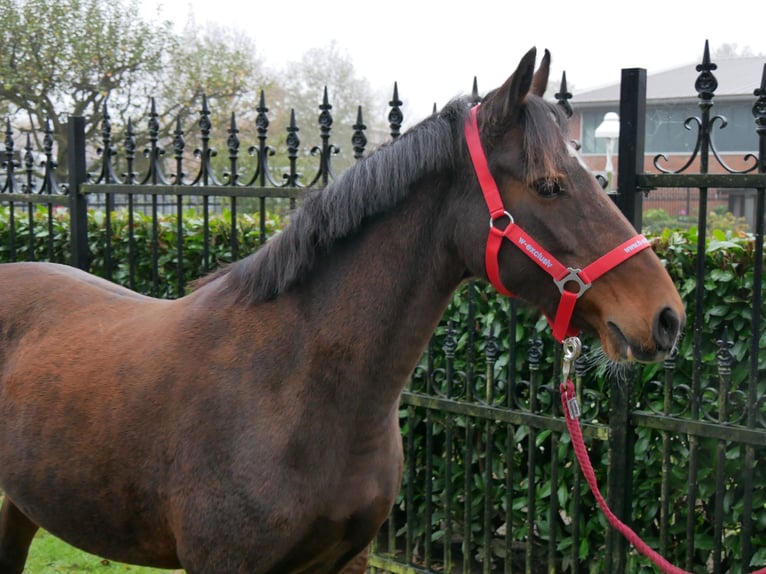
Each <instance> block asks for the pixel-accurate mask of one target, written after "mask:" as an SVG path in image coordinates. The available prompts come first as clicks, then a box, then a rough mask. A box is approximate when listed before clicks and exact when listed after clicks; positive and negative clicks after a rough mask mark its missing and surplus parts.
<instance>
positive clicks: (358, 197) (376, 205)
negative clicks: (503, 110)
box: [194, 98, 469, 304]
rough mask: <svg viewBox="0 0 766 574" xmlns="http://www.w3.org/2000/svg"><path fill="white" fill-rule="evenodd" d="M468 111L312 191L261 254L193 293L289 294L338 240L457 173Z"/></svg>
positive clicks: (420, 128) (439, 120)
mask: <svg viewBox="0 0 766 574" xmlns="http://www.w3.org/2000/svg"><path fill="white" fill-rule="evenodd" d="M468 108H469V102H468V100H467V99H466V98H460V99H455V100H453V101H451V102H450V103H449V104H447V105H446V106H445V107H444V108H443V109H442V110H441V111H440V112H439V113H438V114H433V115H431V116H429V117H428V118H426V119H424V120H423V121H422V122H420V123H419V124H417V125H415V126H413V127H412V128H411V129H409V130H408V131H407V132H405V133H404V134H402V136H401V137H399V138H398V139H397V140H395V141H393V142H390V143H387V144H384V145H383V146H381V147H380V148H379V149H377V150H376V151H375V152H374V153H372V154H370V155H369V156H367V157H366V158H364V159H362V160H360V161H357V162H356V163H355V164H354V165H352V166H351V167H349V168H348V169H346V170H345V171H344V172H343V173H341V175H340V176H338V178H337V179H335V180H333V181H332V182H330V183H329V184H328V185H327V186H325V187H324V188H320V189H315V190H312V191H310V192H308V193H307V194H306V195H305V196H304V197H303V198H302V199H301V200H300V203H299V206H298V208H297V209H296V210H295V211H294V212H293V214H292V215H291V217H290V223H289V225H287V226H286V227H285V229H283V230H282V231H281V232H279V233H278V234H277V235H275V236H274V237H272V238H271V239H270V240H269V241H267V242H266V243H265V244H264V245H263V247H261V248H260V249H258V251H256V252H255V253H253V254H251V255H249V256H247V257H245V258H244V259H242V260H240V261H237V262H234V263H231V264H229V265H227V266H225V267H223V268H221V269H219V270H218V271H216V272H213V273H212V274H211V275H208V276H206V277H203V278H202V279H201V280H200V281H198V282H197V283H196V284H195V285H194V288H198V287H200V286H202V285H205V284H208V283H210V282H211V281H213V280H215V279H217V278H219V277H224V278H225V281H224V283H222V284H221V288H222V289H224V290H227V291H230V292H233V293H234V294H235V297H236V298H237V299H238V300H242V301H248V302H250V303H253V304H254V303H259V302H262V301H266V300H269V299H272V298H274V297H276V296H278V295H279V294H281V293H283V292H285V291H286V290H287V289H289V288H290V287H291V286H292V285H294V284H295V283H297V282H298V281H300V280H301V278H303V277H305V275H306V274H307V273H308V272H310V271H311V269H312V268H313V266H314V262H315V261H316V259H317V257H318V256H319V255H321V254H323V253H326V252H327V251H328V250H329V249H330V248H331V247H332V245H333V244H334V243H335V242H336V241H338V240H340V239H343V238H345V237H348V236H350V235H352V234H353V233H354V232H356V231H357V230H358V229H359V228H360V226H361V225H362V223H363V222H364V221H365V220H366V219H369V218H370V217H373V216H376V215H379V214H383V213H386V212H388V211H390V210H391V209H393V208H394V207H395V206H396V205H398V204H399V203H400V202H401V201H402V200H403V199H404V198H406V197H407V195H408V193H409V191H410V189H411V188H412V186H413V185H414V184H416V183H417V182H418V181H419V180H422V179H423V178H424V177H427V176H428V175H429V174H433V173H435V172H439V171H444V170H446V169H450V168H451V167H452V165H453V162H454V161H455V157H456V155H457V154H458V152H457V151H456V149H455V145H454V144H455V142H456V141H459V140H458V138H457V137H456V136H457V135H459V134H462V118H463V117H464V116H465V113H466V111H467V110H468Z"/></svg>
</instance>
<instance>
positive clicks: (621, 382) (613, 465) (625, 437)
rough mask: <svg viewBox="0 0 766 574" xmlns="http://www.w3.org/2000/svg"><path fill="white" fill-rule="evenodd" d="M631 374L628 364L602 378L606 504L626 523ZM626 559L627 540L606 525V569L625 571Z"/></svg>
mask: <svg viewBox="0 0 766 574" xmlns="http://www.w3.org/2000/svg"><path fill="white" fill-rule="evenodd" d="M635 373H636V370H635V367H631V368H628V369H626V370H625V371H624V372H623V373H622V374H621V375H619V376H608V377H607V381H606V382H607V385H608V386H609V391H610V398H609V467H608V469H607V479H606V484H607V495H606V503H607V504H608V505H609V508H611V509H612V511H613V512H614V513H615V515H617V517H618V518H619V519H620V520H622V521H623V522H624V523H625V524H628V525H630V522H631V516H632V512H633V480H632V477H633V453H634V450H635V432H634V430H633V427H631V426H630V405H631V395H632V393H633V383H634V380H635ZM627 558H628V541H627V540H626V539H625V537H624V536H623V535H622V534H621V533H619V532H618V531H617V530H615V529H614V528H612V527H611V526H610V527H609V531H608V533H607V537H606V569H605V570H606V572H612V573H614V574H619V573H623V572H627V571H628V570H627V567H628V564H627Z"/></svg>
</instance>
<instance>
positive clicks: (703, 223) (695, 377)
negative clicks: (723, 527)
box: [685, 43, 717, 570]
mask: <svg viewBox="0 0 766 574" xmlns="http://www.w3.org/2000/svg"><path fill="white" fill-rule="evenodd" d="M715 69H716V65H715V64H713V63H711V62H710V54H709V52H708V46H707V43H706V44H705V54H704V56H703V61H702V63H701V64H700V65H698V66H697V71H698V72H701V73H700V76H699V77H698V78H697V81H696V83H695V88H696V89H697V92H698V94H699V95H698V97H699V99H700V102H699V107H700V109H701V111H702V114H701V118H700V121H699V135H698V141H699V146H700V148H699V149H700V173H702V174H706V173H708V164H709V154H710V127H711V124H710V109H711V108H712V107H713V90H714V89H715V87H716V85H717V82H715V79H714V78H713V76H712V73H711V72H712V70H715ZM711 79H712V81H711ZM707 200H708V188H707V187H701V188H700V189H699V204H698V205H699V213H698V224H697V254H696V261H695V268H696V275H697V283H696V287H695V301H694V330H693V335H692V349H693V350H692V397H691V405H690V407H691V408H690V414H691V418H692V420H697V418H698V417H699V403H700V395H701V385H702V364H703V361H702V335H703V328H704V309H705V306H704V302H705V256H706V249H705V247H706V241H705V238H706V234H707V211H708V208H707ZM698 449H699V439H698V438H697V436H695V435H691V436H689V479H688V480H689V494H688V498H687V500H688V502H687V506H686V509H687V518H686V564H685V567H686V569H687V570H691V569H692V566H693V562H694V549H695V526H696V514H695V505H696V501H697V472H698V471H697V458H698Z"/></svg>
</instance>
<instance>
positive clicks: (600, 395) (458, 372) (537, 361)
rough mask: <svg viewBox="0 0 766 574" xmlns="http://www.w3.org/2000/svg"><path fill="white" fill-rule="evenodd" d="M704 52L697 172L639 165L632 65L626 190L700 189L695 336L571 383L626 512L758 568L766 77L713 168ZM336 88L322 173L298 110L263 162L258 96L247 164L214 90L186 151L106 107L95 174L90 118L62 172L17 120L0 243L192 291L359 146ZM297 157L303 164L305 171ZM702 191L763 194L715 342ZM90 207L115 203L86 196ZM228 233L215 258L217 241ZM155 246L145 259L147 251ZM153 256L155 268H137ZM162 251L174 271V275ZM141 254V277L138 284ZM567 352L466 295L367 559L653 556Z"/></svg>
mask: <svg viewBox="0 0 766 574" xmlns="http://www.w3.org/2000/svg"><path fill="white" fill-rule="evenodd" d="M713 70H714V65H713V64H711V63H710V62H709V61H703V63H702V64H701V69H700V71H701V75H700V80H699V81H698V85H700V86H702V87H701V89H700V109H701V116H700V118H699V120H698V124H699V134H700V135H699V137H700V140H699V147H698V151H697V152H695V153H698V154H699V155H700V157H701V158H705V159H704V160H703V162H702V164H701V165H702V166H703V169H702V173H699V174H669V173H659V174H644V173H641V172H640V166H643V156H644V152H643V115H642V114H643V110H644V108H645V104H644V102H645V72H644V71H643V70H626V71H624V72H623V79H622V103H621V114H620V115H621V118H622V129H621V139H620V154H619V158H620V164H619V178H620V179H619V190H620V193H619V195H618V197H617V198H616V201H617V202H618V204H619V205H620V206H621V208H622V209H623V211H624V212H625V213H626V215H627V216H628V217H629V218H630V219H631V220H632V221H634V223H635V225H636V226H637V227H638V228H640V227H641V214H642V212H643V208H642V200H643V197H644V194H645V192H646V191H647V190H651V189H661V188H682V189H687V188H689V189H691V188H693V189H695V194H696V195H697V197H698V207H697V208H696V210H694V213H696V214H698V215H697V217H698V227H699V229H700V230H701V232H700V233H699V234H698V243H697V245H696V249H697V259H696V264H695V270H694V275H695V276H696V277H695V279H694V286H693V288H692V289H691V291H690V292H689V293H688V299H687V301H690V302H691V305H690V313H689V315H690V319H691V323H690V325H689V327H688V329H687V332H686V334H685V342H686V343H687V345H686V346H687V347H688V348H689V349H690V351H689V354H688V355H679V356H674V357H673V358H671V359H669V360H668V361H666V362H665V363H664V364H663V365H660V366H652V367H645V368H632V369H621V370H619V371H615V370H612V371H609V370H607V372H605V373H598V372H595V371H594V370H593V369H592V367H591V365H590V363H588V362H587V361H585V360H581V361H579V362H578V363H577V365H576V367H577V369H576V379H577V381H578V387H579V388H580V389H581V390H580V394H581V396H582V400H581V403H582V404H583V411H584V416H583V426H584V433H585V436H586V439H587V440H588V443H589V444H588V447H589V449H590V451H591V457H592V459H593V460H594V465H595V466H596V469H597V474H598V477H599V480H600V481H601V483H602V486H603V488H605V490H606V491H607V499H608V502H609V504H610V505H611V507H612V508H613V509H614V510H615V512H616V513H617V515H618V516H620V517H621V518H623V519H624V520H625V521H626V522H628V523H632V524H634V525H635V526H636V527H637V529H639V530H640V533H645V534H646V535H647V537H648V542H649V543H650V544H651V545H652V546H654V547H655V548H657V549H659V550H660V551H661V552H663V553H664V554H667V555H668V556H669V557H670V558H671V559H673V560H675V561H676V562H679V563H680V565H681V566H683V567H685V568H686V569H687V570H690V571H695V572H707V571H713V572H729V571H731V572H747V571H749V570H750V569H752V566H754V565H756V564H766V550H765V549H766V493H765V491H766V466H765V465H764V461H766V364H765V363H766V352H764V347H766V336H765V335H764V334H763V333H764V327H763V325H762V318H761V317H762V311H763V306H764V303H763V297H762V285H763V220H764V189H766V153H765V150H764V145H765V144H764V142H766V86H762V87H761V89H760V90H759V91H756V94H755V100H754V116H755V129H756V130H757V132H758V134H759V142H760V152H759V155H758V156H753V158H752V168H751V169H750V170H748V173H729V174H726V175H709V174H707V173H706V171H707V167H706V166H707V162H708V160H709V157H710V155H711V152H712V149H711V144H710V141H711V140H710V133H711V124H714V123H715V122H714V121H711V110H712V109H713V97H714V91H713V90H712V89H710V85H711V82H710V78H709V74H711V73H712V71H713ZM765 76H766V74H765ZM764 82H766V79H764ZM562 88H563V89H562V90H561V93H562V94H563V93H565V92H566V86H562ZM475 95H476V94H475ZM557 97H558V96H557ZM326 104H327V102H324V103H323V106H325V107H324V108H322V107H321V106H320V114H319V122H318V123H319V129H318V138H317V140H318V143H317V145H315V146H313V147H312V150H311V154H310V161H312V162H314V163H313V164H311V165H312V166H313V168H311V169H312V171H309V170H307V168H306V163H305V158H304V159H303V160H301V159H300V158H299V156H300V155H301V154H299V147H300V145H301V144H300V141H299V140H298V130H297V127H296V126H295V125H294V123H293V124H291V125H290V126H288V128H287V132H286V134H285V136H284V145H283V148H284V150H285V156H286V158H287V160H286V162H285V163H284V164H283V166H281V167H280V168H278V169H275V168H274V167H273V166H272V165H271V164H270V158H272V156H273V153H274V148H273V147H272V146H271V145H270V142H273V141H274V136H273V134H270V133H269V122H268V114H267V112H268V109H267V108H266V106H265V102H264V98H263V97H262V98H261V104H260V106H259V109H258V110H257V112H258V120H257V122H256V125H257V129H256V132H255V133H256V137H255V142H254V143H253V144H252V145H251V146H250V149H249V153H250V154H251V155H250V157H252V158H254V160H253V162H252V163H248V164H247V166H245V163H244V162H243V161H242V160H243V154H242V152H241V151H240V149H241V147H242V144H241V142H240V141H239V133H240V132H239V129H238V126H237V124H236V120H235V118H234V117H232V120H231V124H230V125H229V127H228V140H227V142H226V151H227V155H226V157H225V161H223V164H224V165H223V167H221V165H220V163H221V158H222V156H223V154H220V155H218V156H217V155H216V152H215V150H214V148H213V146H212V145H211V140H210V127H209V110H207V109H206V107H203V109H202V110H201V112H200V119H199V123H198V130H197V131H198V134H199V145H198V146H197V147H196V148H195V150H190V149H188V148H187V146H186V143H185V140H184V137H183V136H184V134H183V132H182V131H181V130H180V128H179V129H178V130H177V133H176V137H174V138H173V140H172V141H167V142H162V141H160V138H159V137H158V135H157V134H158V132H157V125H156V116H153V117H150V118H149V121H148V129H147V132H146V134H147V135H146V140H147V141H148V144H147V146H146V151H145V154H140V153H138V150H137V147H136V144H135V141H136V134H135V133H134V131H133V127H132V126H131V125H129V126H128V127H127V130H126V134H125V135H124V139H123V144H122V145H121V146H117V145H115V143H114V141H113V138H112V133H111V129H112V127H111V124H110V121H109V117H108V113H107V112H106V110H105V113H104V117H103V118H102V124H103V125H102V141H101V142H99V145H98V147H99V148H100V149H101V150H102V151H101V154H100V156H99V158H98V160H97V162H95V163H94V165H95V166H96V167H95V169H94V170H93V172H92V173H89V171H88V165H87V162H88V158H89V155H88V153H87V150H88V149H89V148H88V146H87V145H86V142H85V140H84V126H83V120H82V119H81V118H71V119H70V122H69V127H68V130H69V131H68V148H69V154H68V162H69V163H68V179H67V181H66V182H60V181H57V180H56V177H55V173H56V166H55V162H54V160H53V157H55V156H54V155H53V151H52V143H51V142H52V139H51V138H50V134H46V138H45V140H44V141H45V142H46V144H45V148H44V150H43V152H42V155H41V157H43V158H44V159H43V160H42V162H41V165H40V162H39V161H38V160H37V159H36V156H35V154H34V150H33V149H32V148H31V145H30V144H29V143H28V141H27V143H26V147H25V148H24V149H23V150H17V149H16V143H15V139H14V133H13V131H12V129H11V126H10V124H9V123H8V124H7V129H6V139H5V152H4V154H3V155H2V157H4V163H3V170H2V175H0V189H1V193H0V205H2V206H4V209H6V210H7V220H8V223H7V230H6V231H7V232H6V235H5V236H6V237H7V240H6V241H5V242H4V243H5V244H4V245H0V251H2V255H3V258H4V259H5V260H17V259H46V260H56V261H60V262H69V263H71V264H73V265H76V266H78V267H81V268H83V269H88V270H91V271H93V272H97V273H99V274H101V275H103V276H105V277H107V278H109V279H112V280H115V281H119V282H121V283H123V284H125V285H128V286H131V287H133V288H140V289H141V290H143V291H145V292H147V293H149V294H153V295H159V296H180V295H183V293H184V288H185V284H186V283H187V282H188V280H189V279H190V278H192V277H194V276H199V275H201V274H203V273H205V272H207V271H208V270H210V269H212V268H214V267H216V266H217V265H218V264H219V263H220V262H221V261H225V260H227V259H236V258H238V257H240V256H242V255H244V254H245V253H246V251H248V250H250V249H254V248H256V247H257V245H258V244H260V243H262V242H263V241H264V240H265V239H266V238H267V236H268V234H269V233H270V230H271V228H270V227H269V224H268V218H269V217H270V213H272V212H273V211H278V210H279V209H281V207H282V206H283V205H284V204H287V205H288V206H289V205H290V204H291V202H295V201H298V200H299V198H300V196H301V195H302V193H303V192H304V189H305V188H307V187H311V186H315V185H322V184H323V183H326V182H327V181H328V179H329V178H331V177H332V161H333V157H335V155H336V154H337V152H338V149H339V148H345V149H350V150H351V151H352V153H353V157H361V156H362V155H363V154H364V151H365V149H364V148H365V146H366V136H365V131H364V121H363V119H362V116H361V111H360V115H359V118H358V120H357V122H356V125H355V132H354V135H353V139H352V141H351V142H348V144H350V145H346V144H344V143H341V144H340V145H336V144H335V143H334V142H333V141H332V130H331V125H332V118H331V116H330V115H329V114H330V108H329V105H326ZM399 106H401V101H399V98H398V94H397V93H396V91H395V92H394V96H393V98H392V101H391V109H390V114H389V123H390V132H391V134H392V137H396V136H397V135H398V133H399V129H400V128H401V124H402V119H403V116H402V113H401V109H400V107H399ZM280 145H281V143H280ZM166 147H167V149H169V150H172V157H171V153H165V151H164V150H165V148H166ZM216 157H217V160H215V158H216ZM713 157H715V154H713ZM214 160H215V161H218V162H219V165H218V166H217V167H216V166H214ZM118 161H119V162H120V164H119V165H120V168H119V169H118V168H117V167H116V165H117V162H118ZM301 161H303V164H302V165H301ZM302 170H303V171H307V172H308V173H310V175H309V176H308V177H302V176H301V171H302ZM187 171H188V172H190V173H192V174H193V175H189V176H187V175H185V174H186V172H187ZM219 174H221V175H219ZM711 188H734V189H752V190H754V193H755V195H756V198H757V199H756V210H757V213H758V214H759V215H758V216H757V217H756V218H755V221H757V222H760V223H759V224H757V225H756V228H755V231H754V233H753V235H752V238H751V243H752V249H753V250H754V253H753V255H752V262H753V264H752V266H751V268H749V269H747V274H748V281H749V283H746V284H747V285H748V287H746V288H745V290H746V291H747V292H746V293H745V294H744V295H743V296H745V297H746V298H748V299H749V301H750V302H751V305H750V307H749V309H750V311H749V313H747V314H746V316H744V315H743V317H740V320H739V321H738V322H733V323H732V324H731V325H727V326H726V329H723V330H722V331H721V332H720V334H717V335H716V341H713V342H712V345H713V346H714V349H715V351H714V352H712V353H711V352H710V350H709V349H710V348H711V342H710V341H706V340H702V337H703V333H704V332H705V328H704V327H705V324H704V323H705V321H706V318H709V317H710V315H711V312H713V311H715V312H717V310H711V309H710V308H708V307H706V305H707V303H706V301H707V299H706V290H707V289H709V288H710V284H711V282H715V280H716V279H715V277H714V275H715V273H716V271H717V270H715V269H710V268H709V265H708V264H707V263H706V259H705V247H706V246H705V237H706V234H705V232H704V231H705V228H706V225H707V219H706V218H707V213H708V203H707V202H708V190H709V189H711ZM651 194H652V192H651V191H649V197H651ZM95 203H101V204H103V205H104V206H105V209H101V210H97V211H94V210H92V209H90V208H92V207H93V205H94V204H95ZM89 210H90V212H89ZM168 210H169V213H168ZM163 213H164V215H163ZM219 213H222V214H223V217H224V218H225V219H226V221H227V223H226V230H225V232H224V233H223V234H221V235H216V234H215V233H214V232H212V231H211V229H210V221H211V220H212V218H213V217H220V216H219V215H217V214H219ZM245 213H246V214H255V217H256V224H255V228H256V230H255V231H254V232H253V233H252V237H251V233H250V231H245V230H244V229H243V224H242V220H241V216H242V215H243V214H245ZM94 218H103V222H102V221H98V222H97V223H98V227H99V228H103V229H105V230H106V231H105V232H103V233H101V234H100V235H97V234H96V230H95V227H96V224H95V223H94V221H93V219H94ZM191 219H199V220H201V226H200V228H201V229H202V231H201V234H202V237H201V240H200V241H199V242H198V244H196V245H195V246H193V247H192V246H191V245H190V244H189V242H188V241H187V240H186V239H188V238H184V232H185V229H186V228H185V225H186V224H187V223H188V222H189V220H191ZM139 221H141V222H147V225H148V231H146V232H139V231H138V230H139V229H140V227H141V226H140V225H139ZM62 233H63V234H65V235H66V239H67V246H66V247H65V248H62V247H61V242H60V235H61V234H62ZM221 242H225V244H226V245H225V247H226V249H224V251H225V255H220V253H221V250H220V249H219V248H220V247H221V245H220V243H221ZM147 252H149V253H151V255H152V256H151V257H149V258H148V259H147V258H145V257H144V255H145V253H147ZM95 254H98V255H97V256H96V255H95ZM192 256H193V257H192ZM146 260H148V261H150V263H149V266H150V269H148V270H146V269H142V267H145V266H146V263H145V261H146ZM168 261H169V262H170V263H168ZM168 265H169V266H170V267H171V268H172V272H170V273H169V274H168V276H170V277H172V279H168V277H167V276H165V275H163V273H165V271H166V270H167V267H168ZM142 272H146V273H148V274H149V276H150V280H149V281H148V282H146V283H142V281H141V279H140V275H141V273H142ZM683 288H684V289H686V286H685V285H684V287H683ZM743 325H745V326H744V327H743ZM586 342H587V341H586ZM559 351H560V349H558V347H557V346H556V345H555V344H554V343H553V342H552V341H551V340H550V338H549V336H548V335H547V333H546V331H545V324H544V322H540V321H538V320H536V318H535V317H534V316H532V315H530V314H529V312H528V311H526V310H525V309H524V308H522V307H519V306H518V305H517V303H515V302H514V301H510V300H506V299H502V298H499V297H497V296H495V295H494V294H493V293H492V292H491V291H490V290H487V289H486V288H485V286H484V285H483V284H481V283H476V282H473V283H470V284H469V285H467V286H466V287H465V288H464V289H462V290H461V291H460V292H459V293H458V295H457V296H456V298H455V301H454V303H453V305H452V307H451V309H450V311H449V312H448V314H447V315H445V321H444V322H443V323H442V324H441V325H440V326H439V328H438V329H437V331H436V332H435V334H434V338H433V340H432V343H431V345H430V346H429V348H428V350H427V352H426V354H425V355H424V357H423V359H422V362H421V364H420V366H419V367H418V368H417V369H416V371H415V373H414V374H413V378H412V381H411V384H410V385H409V386H408V388H407V389H406V390H405V392H404V395H403V397H402V403H401V411H400V414H401V421H402V430H403V437H404V446H405V453H406V462H405V475H404V486H403V489H402V492H401V494H400V497H399V500H398V501H397V503H396V505H395V507H394V510H393V512H392V514H391V517H390V519H389V521H388V522H387V524H386V525H385V526H384V528H383V530H382V531H381V534H380V537H379V539H378V540H377V541H376V543H375V548H374V552H373V555H372V557H371V569H372V570H373V571H375V570H382V571H392V572H439V571H447V572H457V571H460V572H477V571H482V572H487V573H488V572H490V571H500V570H502V571H504V572H526V573H532V572H543V571H545V572H642V571H645V570H646V569H647V568H648V566H647V562H646V561H645V560H644V559H642V558H639V557H637V556H636V554H635V553H634V552H633V551H632V550H631V549H630V548H629V547H628V545H627V544H626V542H625V540H624V539H623V538H622V537H621V536H620V535H619V534H617V533H616V532H614V531H613V530H611V529H610V528H609V527H608V526H607V525H606V523H605V520H604V518H603V517H602V516H601V514H600V513H599V511H598V510H597V509H596V508H595V503H594V500H593V498H592V497H591V495H590V494H589V493H588V492H587V487H586V485H585V484H584V481H583V480H582V478H581V477H580V473H579V469H578V467H577V463H576V462H575V461H574V456H573V453H572V450H571V446H570V443H569V437H568V434H567V433H566V426H565V423H564V419H563V418H562V416H561V412H560V408H559V407H558V390H557V388H558V385H557V373H558V372H559V369H560V360H559V356H560V353H559ZM743 372H744V375H743V374H742V373H743Z"/></svg>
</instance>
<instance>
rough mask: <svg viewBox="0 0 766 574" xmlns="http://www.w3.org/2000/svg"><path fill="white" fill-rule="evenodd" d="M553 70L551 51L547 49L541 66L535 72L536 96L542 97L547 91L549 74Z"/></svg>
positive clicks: (533, 79) (534, 88)
mask: <svg viewBox="0 0 766 574" xmlns="http://www.w3.org/2000/svg"><path fill="white" fill-rule="evenodd" d="M550 71H551V53H550V52H549V51H548V50H545V54H544V55H543V61H542V62H540V67H539V68H538V69H537V72H535V76H534V78H532V93H533V94H535V95H536V96H540V97H542V96H543V94H544V93H545V88H547V87H548V74H549V73H550Z"/></svg>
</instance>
